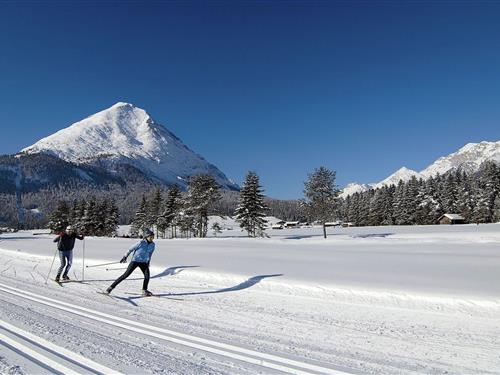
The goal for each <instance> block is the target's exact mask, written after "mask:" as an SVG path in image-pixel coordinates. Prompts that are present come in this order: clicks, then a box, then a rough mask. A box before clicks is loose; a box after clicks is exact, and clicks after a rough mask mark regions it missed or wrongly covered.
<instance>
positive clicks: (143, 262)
mask: <svg viewBox="0 0 500 375" xmlns="http://www.w3.org/2000/svg"><path fill="white" fill-rule="evenodd" d="M154 237H155V235H154V233H153V232H152V231H151V230H149V229H146V230H145V231H144V236H143V240H141V241H139V242H138V243H136V244H135V245H134V246H132V247H131V248H130V249H129V250H128V251H127V253H126V254H125V255H124V256H123V258H122V259H121V260H120V263H126V262H127V257H128V256H129V255H130V253H132V252H133V255H132V261H131V262H130V264H129V266H128V268H127V270H126V271H125V273H124V274H123V275H121V276H120V277H119V278H118V279H116V280H115V282H114V283H113V284H111V286H110V287H109V288H108V289H106V293H108V294H109V293H111V291H112V290H113V289H114V288H115V287H116V286H117V285H118V284H120V283H121V282H122V281H123V280H125V279H126V278H127V277H129V276H130V275H131V274H132V272H134V270H135V269H136V268H140V269H141V271H142V273H143V274H144V282H143V284H142V295H143V296H145V297H150V296H152V295H153V293H151V292H150V291H149V290H148V284H149V262H150V260H151V255H153V251H155V243H154V242H153V240H154Z"/></svg>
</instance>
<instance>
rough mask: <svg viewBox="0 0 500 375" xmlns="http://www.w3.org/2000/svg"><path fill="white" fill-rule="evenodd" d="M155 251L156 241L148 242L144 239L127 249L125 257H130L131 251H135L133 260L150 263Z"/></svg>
mask: <svg viewBox="0 0 500 375" xmlns="http://www.w3.org/2000/svg"><path fill="white" fill-rule="evenodd" d="M153 251H155V243H154V242H148V241H147V240H145V239H144V240H142V241H139V242H137V243H136V244H135V245H134V246H132V247H131V248H130V249H129V250H128V251H127V254H125V257H128V256H129V255H130V253H132V252H133V254H132V262H138V263H149V261H150V260H151V255H153Z"/></svg>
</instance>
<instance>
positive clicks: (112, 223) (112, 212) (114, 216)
mask: <svg viewBox="0 0 500 375" xmlns="http://www.w3.org/2000/svg"><path fill="white" fill-rule="evenodd" d="M107 207H108V209H107V211H106V215H105V220H104V234H105V235H106V236H113V235H115V234H116V230H117V229H118V221H119V219H120V214H119V212H118V207H117V205H116V202H115V200H114V199H111V200H110V201H109V202H108V204H107Z"/></svg>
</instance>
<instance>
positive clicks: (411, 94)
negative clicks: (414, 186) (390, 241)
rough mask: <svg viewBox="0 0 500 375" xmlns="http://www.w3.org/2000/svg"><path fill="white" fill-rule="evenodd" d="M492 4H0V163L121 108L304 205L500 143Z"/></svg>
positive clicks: (499, 29)
mask: <svg viewBox="0 0 500 375" xmlns="http://www.w3.org/2000/svg"><path fill="white" fill-rule="evenodd" d="M499 19H500V3H495V2H479V1H475V2H472V1H471V2H467V1H460V2H455V3H453V2H445V1H442V2H431V1H423V2H405V1H401V2H396V1H390V2H389V1H384V2H382V1H379V2H377V1H370V2H368V1H365V2H356V1H350V2H349V1H337V2H335V1H325V2H318V1H316V2H314V1H308V2H299V1H290V2H286V1H276V2H268V1H265V2H264V1H259V2H251V1H245V2H237V1H227V2H226V1H212V2H206V1H204V2H194V1H193V2H158V1H156V2H155V1H150V2H135V1H127V2H118V1H107V2H106V1H86V2H75V1H73V2H71V1H68V2H62V1H52V2H51V1H46V2H42V1H39V2H37V1H29V2H28V1H24V2H23V1H17V2H11V1H8V2H5V1H1V0H0V114H1V115H0V129H1V132H0V154H7V153H15V152H17V151H18V150H20V149H21V148H23V147H26V146H28V145H31V144H32V143H34V142H36V141H37V140H39V139H40V138H42V137H44V136H47V135H49V134H52V133H54V132H55V131H57V130H59V129H61V128H64V127H66V126H68V125H70V124H71V123H73V122H75V121H78V120H80V119H82V118H84V117H87V116H89V115H91V114H93V113H95V112H98V111H99V110H102V109H104V108H107V107H109V106H111V105H113V104H114V103H115V102H118V101H127V102H131V103H134V104H135V105H137V106H139V107H141V108H144V109H146V110H147V111H148V112H149V113H150V114H151V115H152V116H153V117H154V118H155V119H156V120H157V121H158V122H160V123H162V124H164V125H165V126H166V127H167V128H168V129H169V130H171V131H172V132H174V133H175V134H176V135H177V136H178V137H179V138H181V139H182V140H183V141H184V143H186V144H187V145H188V146H189V147H190V148H191V149H193V150H194V151H196V152H198V153H199V154H201V155H203V156H204V157H205V158H206V159H207V160H208V161H210V162H212V163H213V164H215V165H217V166H218V167H219V168H220V169H221V170H222V171H223V172H224V173H226V175H227V176H228V177H229V178H232V179H233V180H235V181H236V182H241V181H242V180H243V178H244V176H245V174H246V172H247V171H248V170H255V171H256V172H257V173H258V174H259V176H260V178H261V183H262V185H263V186H264V188H265V190H266V193H267V194H268V195H270V196H272V197H277V198H298V197H301V196H302V190H303V182H304V180H305V179H306V178H307V174H308V173H310V172H311V171H312V170H313V169H314V168H316V167H319V166H325V167H328V168H330V169H333V170H336V171H337V183H338V184H339V185H341V186H342V185H345V184H346V183H348V182H352V181H358V182H366V183H368V182H377V181H380V180H382V179H384V178H385V177H387V176H388V175H389V174H391V173H392V172H394V171H395V170H397V169H398V168H400V167H401V166H406V167H408V168H412V169H416V170H421V169H423V168H425V167H426V166H427V165H428V164H430V163H431V162H433V161H434V160H435V159H436V158H438V157H440V156H443V155H446V154H448V153H450V152H453V151H456V150H457V149H458V148H459V147H461V146H463V145H464V144H466V143H469V142H479V141H482V140H488V141H498V140H500V121H499V120H500V104H499V101H498V99H499V98H500V22H498V20H499Z"/></svg>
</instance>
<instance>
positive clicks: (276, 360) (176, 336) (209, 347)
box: [0, 283, 352, 375]
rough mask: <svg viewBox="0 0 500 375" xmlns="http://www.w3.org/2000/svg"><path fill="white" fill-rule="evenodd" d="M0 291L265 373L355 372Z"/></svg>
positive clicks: (50, 363)
mask: <svg viewBox="0 0 500 375" xmlns="http://www.w3.org/2000/svg"><path fill="white" fill-rule="evenodd" d="M0 291H1V292H2V293H6V294H10V295H12V296H16V297H18V298H22V299H25V300H29V301H31V302H35V303H38V304H43V305H45V306H50V307H51V308H54V309H58V310H60V311H64V312H67V313H70V314H73V315H77V316H80V317H83V318H86V319H90V320H93V321H95V322H96V323H98V324H107V325H110V326H113V327H117V328H121V329H125V330H128V331H132V332H136V333H139V334H141V335H145V336H148V337H151V338H156V339H160V340H163V341H167V342H171V343H175V344H179V345H182V346H185V347H189V348H193V349H197V350H202V351H204V352H207V353H212V354H216V355H219V356H223V357H227V358H230V359H233V360H237V361H241V362H245V363H249V364H252V365H256V366H259V367H262V371H264V372H266V371H269V370H273V371H278V372H283V373H290V374H334V375H342V374H349V373H352V372H345V371H340V370H335V369H332V368H327V367H323V366H320V365H315V364H311V363H306V362H302V361H298V360H293V359H289V358H283V357H280V356H277V355H272V354H266V353H261V352H258V351H254V350H250V349H246V348H242V347H239V346H235V345H230V344H226V343H221V342H218V341H215V340H209V339H205V338H199V337H196V336H193V335H189V334H184V333H179V332H175V331H172V330H169V329H165V328H161V327H155V326H152V325H149V324H144V323H140V322H137V321H133V320H130V319H125V318H121V317H118V316H115V315H111V314H107V313H103V312H100V311H97V310H95V309H90V308H86V307H82V306H79V305H76V304H73V303H68V302H64V301H61V300H58V299H54V298H49V297H45V296H40V295H37V294H35V293H31V292H28V291H25V290H22V289H19V288H13V287H11V286H9V285H7V284H4V283H0ZM103 298H107V297H103ZM0 327H2V328H3V329H6V330H8V331H14V330H15V327H13V326H12V325H10V324H8V323H6V322H2V321H0ZM19 332H24V331H21V330H19ZM27 335H29V333H27V332H25V336H26V337H28V336H27ZM19 336H21V335H19ZM28 338H29V337H28ZM2 339H5V340H2ZM0 340H1V341H4V342H5V343H6V344H7V345H8V346H10V347H16V345H17V346H18V348H17V349H18V350H20V351H24V352H25V353H26V351H25V350H27V351H28V352H29V353H31V354H32V355H29V354H28V356H30V357H32V358H33V359H34V360H35V361H37V362H39V363H43V364H44V365H45V366H46V367H49V368H53V369H54V370H56V371H57V372H60V373H64V374H66V373H74V372H75V371H74V370H72V371H71V369H68V368H66V367H64V366H63V365H59V364H57V362H54V360H53V359H50V358H49V357H46V356H43V355H42V354H40V353H39V352H36V351H33V350H30V349H29V348H27V347H26V346H23V344H22V342H21V341H18V340H14V341H12V339H9V338H5V336H1V335H0ZM9 340H10V341H9ZM31 341H36V342H39V343H43V344H42V345H43V346H44V347H46V348H47V349H48V350H50V351H52V352H58V348H59V347H56V346H55V345H53V344H50V343H49V342H47V341H45V340H43V339H37V338H36V337H35V336H31ZM59 349H62V350H61V352H62V353H63V356H64V357H66V358H69V359H71V360H72V361H73V362H76V363H77V364H80V365H81V367H82V368H85V369H87V370H88V369H89V368H90V369H93V370H94V372H91V373H99V374H101V373H102V374H119V372H118V371H116V370H112V369H109V368H106V367H104V366H101V367H99V366H100V365H98V364H97V363H95V362H93V361H90V360H86V359H85V358H84V357H81V356H78V355H77V354H76V353H71V352H69V351H66V350H65V349H63V348H59ZM75 358H76V359H75ZM57 366H59V367H57Z"/></svg>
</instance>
